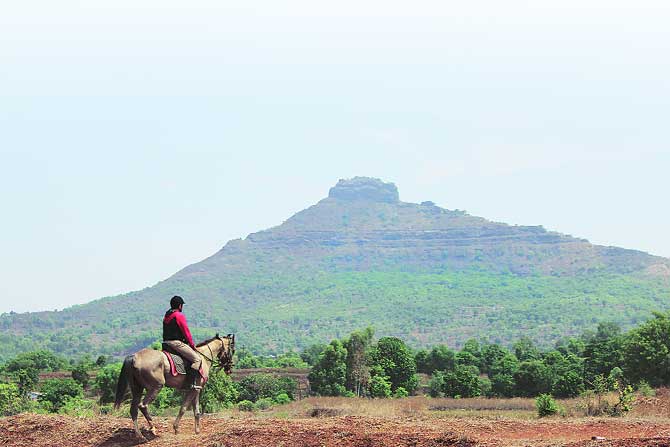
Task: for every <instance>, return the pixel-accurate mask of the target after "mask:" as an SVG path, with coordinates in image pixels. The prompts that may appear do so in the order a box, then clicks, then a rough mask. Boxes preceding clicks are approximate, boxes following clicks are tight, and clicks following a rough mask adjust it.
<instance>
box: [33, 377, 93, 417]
mask: <svg viewBox="0 0 670 447" xmlns="http://www.w3.org/2000/svg"><path fill="white" fill-rule="evenodd" d="M40 391H41V393H42V394H41V395H40V396H39V400H40V401H42V402H49V404H50V406H51V408H52V409H53V411H54V412H58V410H60V408H61V407H62V406H63V405H64V404H65V401H66V400H67V398H68V397H83V395H84V390H83V388H82V387H81V385H80V384H79V383H78V382H76V381H75V380H74V379H70V378H68V379H47V380H45V381H44V383H43V384H42V387H41V388H40Z"/></svg>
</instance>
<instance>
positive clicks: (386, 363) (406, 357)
mask: <svg viewBox="0 0 670 447" xmlns="http://www.w3.org/2000/svg"><path fill="white" fill-rule="evenodd" d="M370 364H371V368H373V375H374V369H375V368H378V369H380V370H381V371H382V373H381V375H383V376H386V377H388V378H389V381H390V382H391V389H392V391H395V390H396V389H397V388H398V387H400V386H401V387H403V388H405V390H406V391H407V392H408V393H412V392H413V391H414V390H415V389H416V387H417V385H418V379H417V378H416V363H414V356H412V353H411V352H410V350H409V348H408V347H407V345H405V342H403V341H402V340H400V339H399V338H396V337H382V338H380V339H379V341H378V342H377V345H376V346H375V347H374V348H373V349H372V350H371V351H370Z"/></svg>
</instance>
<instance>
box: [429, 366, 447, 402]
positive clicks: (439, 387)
mask: <svg viewBox="0 0 670 447" xmlns="http://www.w3.org/2000/svg"><path fill="white" fill-rule="evenodd" d="M428 390H429V393H430V397H442V396H444V372H442V371H435V372H434V373H433V375H432V376H431V378H430V383H429V385H428Z"/></svg>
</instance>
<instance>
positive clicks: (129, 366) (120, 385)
mask: <svg viewBox="0 0 670 447" xmlns="http://www.w3.org/2000/svg"><path fill="white" fill-rule="evenodd" d="M132 375H133V356H132V355H129V356H128V357H126V358H125V360H124V361H123V366H122V367H121V374H119V381H118V382H117V384H116V400H115V401H114V409H115V410H118V408H119V407H120V406H121V402H123V397H124V396H125V395H126V390H127V389H128V385H129V384H130V381H131V380H132Z"/></svg>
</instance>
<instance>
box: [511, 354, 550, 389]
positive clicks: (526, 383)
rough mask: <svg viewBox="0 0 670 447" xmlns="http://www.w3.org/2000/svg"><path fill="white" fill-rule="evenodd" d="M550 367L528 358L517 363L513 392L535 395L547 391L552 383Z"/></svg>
mask: <svg viewBox="0 0 670 447" xmlns="http://www.w3.org/2000/svg"><path fill="white" fill-rule="evenodd" d="M552 379H553V377H552V373H551V369H550V368H549V367H548V366H547V365H545V364H544V363H543V362H542V361H540V360H528V361H525V362H521V363H520V364H519V369H518V371H517V372H515V373H514V382H515V384H516V390H515V394H517V395H518V396H529V397H532V396H537V395H540V394H545V393H548V392H549V391H550V390H551V386H552V384H553V380H552Z"/></svg>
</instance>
